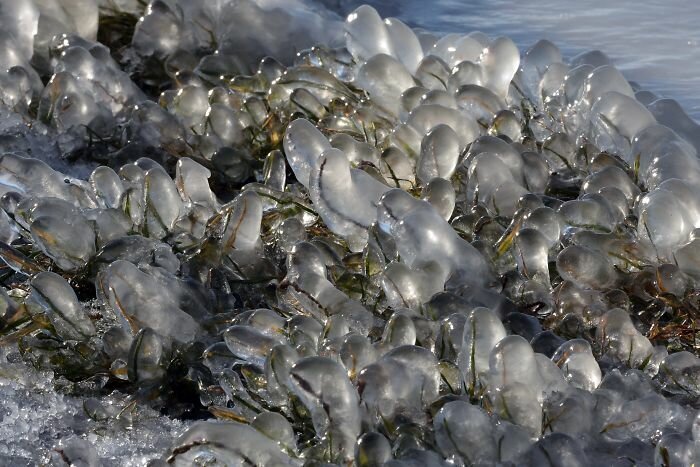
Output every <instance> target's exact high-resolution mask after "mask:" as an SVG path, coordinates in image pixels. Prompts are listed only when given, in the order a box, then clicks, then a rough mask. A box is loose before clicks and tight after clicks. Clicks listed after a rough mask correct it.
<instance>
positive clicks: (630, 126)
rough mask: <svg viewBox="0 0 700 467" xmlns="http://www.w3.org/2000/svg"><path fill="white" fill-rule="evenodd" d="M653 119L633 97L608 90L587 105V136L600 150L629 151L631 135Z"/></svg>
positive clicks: (651, 122)
mask: <svg viewBox="0 0 700 467" xmlns="http://www.w3.org/2000/svg"><path fill="white" fill-rule="evenodd" d="M654 123H656V120H655V119H654V116H653V115H652V114H651V112H649V111H648V110H647V109H646V108H645V107H644V106H643V105H642V104H640V103H639V102H637V101H636V100H635V99H634V98H633V97H630V96H626V95H624V94H621V93H620V92H618V91H609V92H607V93H605V94H603V96H601V98H600V99H598V100H597V101H596V103H595V104H593V107H592V108H591V126H590V131H589V135H590V138H591V140H592V141H593V142H594V143H595V145H596V146H598V148H600V149H601V150H609V151H612V152H619V153H622V154H626V153H627V154H629V153H630V150H631V142H632V139H633V138H634V137H635V136H636V135H637V134H638V133H639V132H640V131H642V130H644V129H645V128H647V127H648V126H650V125H653V124H654Z"/></svg>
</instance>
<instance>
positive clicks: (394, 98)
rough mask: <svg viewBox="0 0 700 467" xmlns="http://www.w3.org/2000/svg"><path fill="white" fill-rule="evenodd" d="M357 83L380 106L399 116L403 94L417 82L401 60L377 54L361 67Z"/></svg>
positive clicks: (356, 78)
mask: <svg viewBox="0 0 700 467" xmlns="http://www.w3.org/2000/svg"><path fill="white" fill-rule="evenodd" d="M355 84H356V85H357V86H360V87H362V88H363V89H366V90H367V92H368V93H369V96H370V98H371V99H372V100H373V101H375V102H376V103H377V104H378V105H379V106H381V107H382V108H384V109H386V110H387V111H388V112H389V113H391V114H392V115H395V116H398V115H399V111H400V103H401V101H400V100H399V98H400V97H401V94H402V93H403V92H404V91H405V90H406V89H408V88H410V87H411V86H415V84H416V83H415V81H414V80H413V77H412V76H411V74H410V73H409V72H408V70H406V68H405V67H404V66H403V65H402V64H401V62H399V61H397V60H396V59H395V58H393V57H391V56H389V55H386V54H377V55H374V56H372V57H371V58H370V59H369V60H367V61H366V62H365V63H364V65H362V66H361V67H360V69H359V70H358V72H357V76H356V77H355Z"/></svg>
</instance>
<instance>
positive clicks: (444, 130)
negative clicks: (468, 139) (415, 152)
mask: <svg viewBox="0 0 700 467" xmlns="http://www.w3.org/2000/svg"><path fill="white" fill-rule="evenodd" d="M459 146H460V144H459V137H458V136H457V133H455V131H454V130H453V129H452V128H450V127H449V126H447V125H444V124H443V125H437V126H435V127H433V128H432V129H431V130H430V131H429V132H428V133H427V134H426V135H425V136H424V137H423V141H422V142H421V151H420V158H419V159H418V165H417V167H416V176H417V177H418V179H419V180H420V181H421V182H423V183H424V184H426V183H428V182H429V181H430V180H432V179H433V178H436V177H439V178H444V179H449V178H450V177H451V176H452V174H453V173H454V171H455V168H456V167H457V161H458V159H459V154H460V150H459Z"/></svg>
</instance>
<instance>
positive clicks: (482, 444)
mask: <svg viewBox="0 0 700 467" xmlns="http://www.w3.org/2000/svg"><path fill="white" fill-rule="evenodd" d="M433 425H434V427H435V441H436V442H437V444H438V446H439V448H440V451H442V453H443V455H445V456H450V455H457V456H460V457H461V458H462V459H463V460H464V461H465V462H472V463H480V462H491V461H493V460H494V459H496V458H497V452H498V448H497V445H496V439H495V437H494V429H493V423H492V421H491V419H490V418H489V416H488V415H487V414H486V412H484V411H483V410H482V409H481V408H479V407H476V406H473V405H470V404H468V403H466V402H462V401H453V402H448V403H447V404H445V405H444V406H442V408H441V409H440V411H439V412H438V413H437V416H436V417H435V419H434V421H433Z"/></svg>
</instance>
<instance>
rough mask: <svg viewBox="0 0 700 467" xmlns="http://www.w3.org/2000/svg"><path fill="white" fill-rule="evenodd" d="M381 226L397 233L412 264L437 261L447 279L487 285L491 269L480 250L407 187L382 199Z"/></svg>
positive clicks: (405, 257) (400, 251)
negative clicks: (413, 196) (406, 189)
mask: <svg viewBox="0 0 700 467" xmlns="http://www.w3.org/2000/svg"><path fill="white" fill-rule="evenodd" d="M377 218H378V220H379V225H380V228H382V229H383V230H385V231H386V232H388V233H390V234H391V235H393V236H394V237H395V238H396V239H397V240H399V241H397V247H398V249H399V253H400V254H401V257H402V261H404V262H406V264H407V265H408V266H409V267H413V268H416V267H423V266H425V265H426V264H428V263H431V262H434V263H437V264H438V265H439V266H440V268H441V269H442V275H441V276H442V277H441V279H442V280H444V281H445V282H447V281H450V282H452V281H454V282H455V283H460V282H462V281H467V282H472V283H475V284H486V283H487V282H488V281H489V278H490V275H491V273H490V271H489V270H488V267H487V265H486V263H485V262H484V260H483V258H481V257H480V255H479V254H478V253H477V251H476V249H474V247H472V246H471V245H469V244H468V243H467V242H465V241H464V240H463V239H462V238H460V237H459V236H458V235H457V234H456V232H455V231H454V230H453V229H451V228H450V227H449V224H447V223H446V222H445V220H444V219H442V217H440V215H439V214H438V212H437V211H436V210H435V209H434V208H433V207H432V206H430V205H429V204H428V203H426V202H424V201H419V200H416V199H414V198H412V197H411V196H409V195H408V194H407V193H406V192H404V191H403V190H397V189H394V190H390V191H388V192H387V193H386V194H385V195H384V196H383V197H382V198H381V200H380V201H379V204H378V208H377ZM426 226H430V227H429V228H426Z"/></svg>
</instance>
